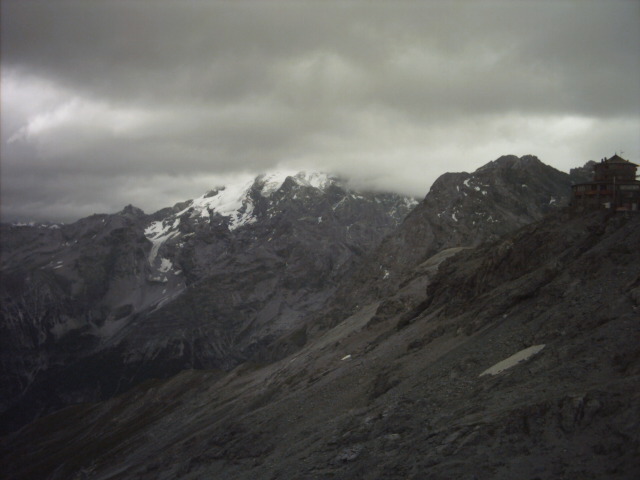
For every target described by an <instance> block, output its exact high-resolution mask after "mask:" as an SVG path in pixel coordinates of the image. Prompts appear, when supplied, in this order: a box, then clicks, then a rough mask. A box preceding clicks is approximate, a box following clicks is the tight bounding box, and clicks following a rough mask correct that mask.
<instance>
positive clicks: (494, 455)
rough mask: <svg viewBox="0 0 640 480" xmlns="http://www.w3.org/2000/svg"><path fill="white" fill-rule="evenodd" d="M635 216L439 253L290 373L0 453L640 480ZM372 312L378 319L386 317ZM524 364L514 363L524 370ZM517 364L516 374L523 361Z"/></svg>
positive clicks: (208, 379) (136, 396)
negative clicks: (387, 302) (386, 305)
mask: <svg viewBox="0 0 640 480" xmlns="http://www.w3.org/2000/svg"><path fill="white" fill-rule="evenodd" d="M639 245H640V215H629V216H625V215H607V214H604V213H600V212H595V213H592V214H587V215H580V216H575V215H572V214H570V213H568V212H566V211H563V212H559V213H554V214H552V215H551V216H549V217H547V218H545V219H543V220H542V221H539V222H536V223H534V224H531V225H529V226H525V227H523V228H521V229H519V230H517V231H516V232H515V233H513V234H509V235H507V236H504V237H501V238H500V239H497V240H495V241H493V242H489V243H487V244H484V245H482V246H479V247H476V248H466V249H460V248H456V249H453V250H445V251H441V252H439V253H438V254H436V255H435V256H432V257H430V258H428V259H426V260H425V261H424V262H423V263H422V264H421V265H420V266H419V271H420V272H421V273H420V276H422V277H424V278H423V279H422V281H423V282H424V283H426V284H428V287H427V288H426V289H416V288H414V287H415V284H416V283H415V282H418V279H417V278H415V279H414V280H413V281H412V282H409V283H408V284H406V285H404V286H403V287H401V290H400V291H399V292H398V295H403V294H404V295H416V296H418V297H419V298H418V299H416V301H414V302H413V304H417V305H418V307H415V306H414V307H412V308H410V309H402V308H400V309H396V310H393V309H391V310H385V309H382V310H381V309H380V307H381V304H380V302H379V301H375V302H372V303H368V304H364V305H360V308H359V309H358V310H357V311H356V312H355V313H354V314H353V315H351V316H350V317H348V318H344V319H342V320H340V321H339V322H337V324H336V325H335V326H334V327H333V328H331V329H329V330H327V331H325V332H323V333H321V334H319V335H318V336H317V337H314V338H310V339H308V341H307V343H306V345H305V346H304V347H303V348H302V349H300V350H299V351H298V352H296V353H295V354H293V355H290V356H288V357H287V358H284V359H282V360H281V361H278V362H275V363H272V364H269V365H258V364H248V363H245V364H244V365H241V366H239V367H237V368H236V369H234V370H233V371H231V372H230V373H227V374H222V373H220V372H214V371H186V372H182V373H180V374H179V375H177V376H175V377H173V378H171V379H169V380H164V381H152V382H148V383H146V384H143V385H140V386H138V387H136V388H135V389H133V390H132V391H130V392H128V393H127V394H125V395H122V396H118V397H115V398H112V399H110V400H108V401H105V402H102V403H97V404H87V405H81V406H75V407H71V408H68V409H65V410H63V411H60V412H58V413H56V414H54V415H51V416H48V417H46V418H43V419H40V420H38V421H36V422H34V423H32V424H31V425H28V426H27V427H25V428H24V429H22V430H21V431H20V432H18V433H16V434H13V435H11V436H7V437H5V438H4V439H3V440H2V460H1V464H0V468H1V470H2V471H3V472H4V473H5V475H7V476H8V477H9V478H17V479H19V478H52V479H53V478H56V479H57V478H59V479H63V478H64V479H68V478H92V479H106V478H109V479H134V478H135V479H162V478H167V479H169V478H181V479H198V478H228V479H255V478H266V479H268V478H271V479H280V478H302V479H325V478H340V479H362V478H372V479H373V478H385V479H394V478H397V479H425V478H433V479H448V478H451V479H454V478H455V479H459V478H478V479H482V478H491V479H513V478H538V479H558V478H581V479H590V478H591V479H599V478H614V479H634V478H638V475H639V474H640V388H639V385H640V251H639V249H638V246H639ZM376 312H377V313H376ZM514 354H515V355H516V357H513V356H514ZM518 360H520V361H518Z"/></svg>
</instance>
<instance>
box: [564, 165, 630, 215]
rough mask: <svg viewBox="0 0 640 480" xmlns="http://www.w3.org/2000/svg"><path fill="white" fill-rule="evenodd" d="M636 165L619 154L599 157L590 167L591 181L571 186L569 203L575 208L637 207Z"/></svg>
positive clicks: (625, 208) (619, 208)
mask: <svg viewBox="0 0 640 480" xmlns="http://www.w3.org/2000/svg"><path fill="white" fill-rule="evenodd" d="M637 168H638V165H637V164H635V163H632V162H630V161H628V160H625V159H624V158H622V157H620V156H619V155H617V154H616V155H614V156H613V157H611V158H607V159H602V160H601V161H600V163H596V164H595V165H594V167H593V181H591V182H588V183H579V184H577V185H573V186H572V187H571V189H572V200H571V205H572V207H573V208H575V209H577V210H585V209H586V210H594V209H600V208H605V209H610V210H615V211H634V212H637V211H639V210H640V180H638V179H637V176H636V170H637Z"/></svg>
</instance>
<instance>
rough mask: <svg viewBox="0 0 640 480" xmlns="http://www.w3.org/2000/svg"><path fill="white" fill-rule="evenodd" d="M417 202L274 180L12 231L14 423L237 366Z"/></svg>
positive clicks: (7, 364)
mask: <svg viewBox="0 0 640 480" xmlns="http://www.w3.org/2000/svg"><path fill="white" fill-rule="evenodd" d="M414 204H415V201H413V200H411V199H408V198H405V197H401V196H398V195H395V194H383V193H367V192H355V191H352V190H350V189H349V188H347V187H346V186H345V185H344V184H343V183H342V182H341V181H340V180H338V179H337V178H334V177H330V176H328V175H325V174H319V173H311V174H305V173H299V174H294V175H289V174H271V175H263V176H259V177H258V178H256V179H255V180H253V181H252V182H249V183H246V184H242V185H230V186H227V187H226V188H218V189H216V190H213V191H211V192H209V193H207V194H205V195H203V196H202V197H199V198H197V199H195V200H189V201H187V202H182V203H180V204H178V205H176V206H174V207H171V208H167V209H163V210H161V211H159V212H156V213H155V214H152V215H146V214H145V213H144V212H142V211H141V210H140V209H137V208H135V207H133V206H128V207H126V208H125V209H124V210H122V211H121V212H119V213H117V214H114V215H103V214H102V215H93V216H91V217H87V218H85V219H81V220H79V221H78V222H75V223H73V224H71V225H62V226H47V227H28V226H7V225H3V226H2V227H1V228H2V230H3V231H2V242H3V248H2V280H3V281H2V298H3V302H2V355H1V364H2V369H1V372H2V376H1V381H0V383H1V384H2V392H3V396H2V410H3V411H5V415H4V418H5V419H6V420H7V421H8V422H9V423H11V422H15V421H18V424H19V422H20V421H24V419H27V418H29V417H30V416H31V415H33V414H36V413H37V412H38V411H47V410H49V409H51V408H59V407H60V406H63V405H65V404H69V403H75V402H79V401H87V400H97V399H100V398H107V397H108V396H110V395H113V394H114V393H115V392H118V391H122V390H123V389H126V388H128V387H130V386H131V385H134V384H135V383H138V382H140V381H142V380H144V379H145V378H149V377H154V376H161V377H164V376H167V375H171V374H174V373H177V372H178V371H180V370H181V369H184V368H205V367H207V368H225V369H227V368H231V367H233V366H234V365H236V364H237V363H238V362H240V361H242V360H243V359H244V358H247V356H251V355H252V354H253V353H254V352H256V351H259V350H260V349H262V348H264V346H265V345H268V344H269V343H270V341H271V339H272V338H274V337H277V336H279V335H282V334H283V333H286V332H287V331H290V330H291V329H292V328H294V326H292V325H294V324H295V322H296V319H297V318H298V317H299V316H301V315H304V314H306V313H308V312H309V311H311V310H313V309H317V308H320V307H321V305H322V302H323V301H325V299H326V298H327V297H328V296H329V295H330V293H331V289H332V288H334V286H333V282H334V279H335V278H336V277H337V276H338V275H339V274H340V272H341V271H342V270H344V269H347V268H348V267H349V266H350V264H351V262H353V261H354V259H355V258H356V257H358V256H359V255H361V254H362V252H364V251H367V250H368V249H370V248H371V247H372V246H373V245H375V244H377V242H379V241H380V239H381V238H382V237H383V236H384V235H385V233H388V232H390V231H391V229H392V228H394V227H395V226H396V225H397V224H398V223H399V222H400V221H401V220H402V218H403V217H404V216H405V215H406V213H407V212H408V211H409V210H410V209H411V208H412V206H413V205H414ZM16 409H18V410H19V411H16ZM21 419H22V420H21Z"/></svg>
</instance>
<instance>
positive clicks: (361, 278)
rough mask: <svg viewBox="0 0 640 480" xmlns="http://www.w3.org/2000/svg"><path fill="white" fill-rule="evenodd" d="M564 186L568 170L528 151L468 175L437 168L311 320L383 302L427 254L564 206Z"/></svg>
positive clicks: (412, 276) (416, 272) (329, 320)
mask: <svg viewBox="0 0 640 480" xmlns="http://www.w3.org/2000/svg"><path fill="white" fill-rule="evenodd" d="M570 186H571V180H570V177H569V175H567V174H566V173H563V172H560V171H558V170H556V169H555V168H553V167H550V166H548V165H545V164H544V163H542V162H541V161H540V160H539V159H538V158H536V157H534V156H532V155H526V156H523V157H520V158H519V157H516V156H514V155H507V156H503V157H500V158H498V159H497V160H495V161H492V162H489V163H487V164H486V165H484V166H482V167H480V168H479V169H477V170H476V171H475V172H473V173H466V172H462V173H445V174H444V175H442V176H440V177H439V178H438V179H437V180H436V181H435V182H434V184H433V185H432V187H431V189H430V190H429V193H428V194H427V195H426V197H425V198H424V200H423V201H422V202H421V203H420V204H419V205H418V206H417V207H416V208H415V209H414V210H413V211H412V212H411V213H410V214H409V215H407V217H406V219H405V220H404V222H403V223H402V225H400V227H399V228H398V229H397V230H395V231H394V232H393V234H391V235H389V236H387V237H386V238H385V239H384V240H383V241H382V242H381V244H380V246H379V247H377V248H376V249H375V250H374V251H373V252H372V253H371V254H370V255H368V257H367V258H366V259H365V260H364V261H363V262H362V264H361V265H359V266H358V268H357V269H355V270H354V271H353V273H352V274H351V275H350V276H348V277H345V280H344V282H343V285H341V288H340V289H339V292H340V293H341V295H339V296H338V297H337V298H336V299H335V301H334V302H333V305H334V311H331V312H329V313H328V314H327V315H326V316H325V317H324V318H322V319H320V321H319V322H316V323H317V325H322V326H324V325H332V324H333V319H335V318H339V317H340V316H341V315H346V314H349V313H350V312H352V311H353V309H354V308H356V305H358V304H362V302H363V301H371V300H374V299H382V298H386V299H388V298H389V297H390V296H393V295H394V294H395V292H397V291H398V288H399V287H400V286H401V285H406V284H408V283H411V282H413V281H414V280H418V281H417V282H416V288H424V287H425V284H424V283H420V281H419V279H420V278H424V276H423V275H421V272H422V270H424V268H426V267H428V266H427V265H423V264H424V262H425V261H427V260H428V259H429V258H431V257H432V256H433V255H434V254H436V253H438V252H442V251H444V250H447V249H450V248H463V247H475V246H478V245H480V244H482V243H483V242H487V241H492V240H495V239H497V238H499V237H500V236H502V235H505V234H507V233H509V232H512V231H514V230H516V229H517V228H519V227H522V226H523V225H527V224H529V223H531V222H534V221H537V220H540V219H541V218H543V217H544V216H545V215H547V214H548V213H551V212H553V211H556V210H558V209H560V208H562V207H564V206H566V205H568V202H569V197H570V192H571V188H570ZM400 301H401V302H404V303H406V302H407V301H408V302H409V303H411V301H410V300H406V301H402V300H400ZM322 328H324V327H322Z"/></svg>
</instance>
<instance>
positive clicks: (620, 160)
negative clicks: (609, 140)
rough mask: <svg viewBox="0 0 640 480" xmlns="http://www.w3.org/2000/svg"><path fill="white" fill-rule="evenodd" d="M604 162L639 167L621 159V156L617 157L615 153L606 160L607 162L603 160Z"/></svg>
mask: <svg viewBox="0 0 640 480" xmlns="http://www.w3.org/2000/svg"><path fill="white" fill-rule="evenodd" d="M605 161H606V162H607V163H624V164H627V165H633V166H635V167H638V166H640V165H637V164H635V163H631V162H630V161H629V160H625V159H624V158H622V157H621V156H619V155H618V154H617V153H616V154H615V155H614V156H613V157H611V158H608V159H607V160H605Z"/></svg>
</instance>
